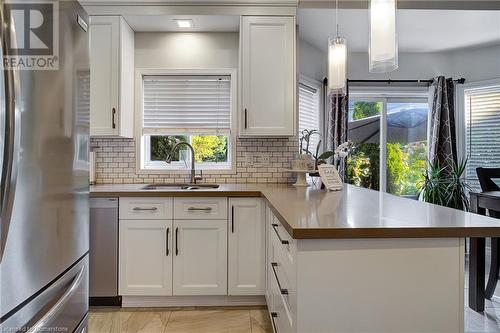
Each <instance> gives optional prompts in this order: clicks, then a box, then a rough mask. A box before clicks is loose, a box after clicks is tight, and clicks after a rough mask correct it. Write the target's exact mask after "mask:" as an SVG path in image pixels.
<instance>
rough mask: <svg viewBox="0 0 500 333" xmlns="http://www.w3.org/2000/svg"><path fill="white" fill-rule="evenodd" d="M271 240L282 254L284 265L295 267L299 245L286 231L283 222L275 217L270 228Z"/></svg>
mask: <svg viewBox="0 0 500 333" xmlns="http://www.w3.org/2000/svg"><path fill="white" fill-rule="evenodd" d="M270 233H271V235H270V240H271V242H273V243H274V244H276V247H277V248H278V251H279V252H280V253H281V256H282V260H283V265H285V266H286V267H287V269H288V268H289V267H290V268H291V267H294V266H295V262H296V256H297V243H296V242H295V240H294V239H293V238H292V237H290V234H289V233H288V232H287V231H286V230H285V228H284V227H283V225H282V224H281V222H280V221H279V220H278V219H277V218H276V217H275V216H273V218H272V222H271V228H270Z"/></svg>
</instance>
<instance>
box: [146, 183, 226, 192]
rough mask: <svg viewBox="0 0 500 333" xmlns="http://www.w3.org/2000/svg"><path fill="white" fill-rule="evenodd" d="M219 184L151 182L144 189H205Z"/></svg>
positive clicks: (213, 187)
mask: <svg viewBox="0 0 500 333" xmlns="http://www.w3.org/2000/svg"><path fill="white" fill-rule="evenodd" d="M218 188H219V185H218V184H149V185H146V186H144V187H143V188H142V189H143V190H146V191H148V190H151V191H153V190H186V191H192V190H203V189H218Z"/></svg>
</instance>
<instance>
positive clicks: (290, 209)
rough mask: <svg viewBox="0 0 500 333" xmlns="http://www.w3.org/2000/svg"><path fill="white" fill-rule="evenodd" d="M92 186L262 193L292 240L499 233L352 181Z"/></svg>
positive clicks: (461, 215) (484, 223)
mask: <svg viewBox="0 0 500 333" xmlns="http://www.w3.org/2000/svg"><path fill="white" fill-rule="evenodd" d="M144 186H145V184H123V185H122V184H116V185H94V186H91V187H90V192H91V197H109V196H149V197H158V196H220V197H235V196H240V197H242V196H262V197H263V198H264V199H265V200H266V201H267V202H268V204H269V205H270V207H271V209H272V210H273V212H274V213H275V215H276V217H277V218H278V219H279V220H280V221H281V222H282V223H283V225H284V227H285V228H286V229H287V231H288V232H289V234H290V235H291V236H292V237H293V238H296V239H319V238H426V237H500V220H498V219H493V218H489V217H485V216H481V215H476V214H471V213H465V212H462V211H458V210H455V209H450V208H446V207H441V206H436V205H431V204H427V203H423V202H418V201H415V200H411V199H405V198H400V197H397V196H394V195H391V194H387V193H380V192H377V191H372V190H367V189H364V188H359V187H356V186H352V185H346V186H344V189H343V190H342V191H339V192H327V191H324V190H319V189H315V188H312V187H308V188H296V187H293V186H287V185H252V184H223V185H221V186H220V187H219V188H218V189H201V190H193V191H186V190H176V189H168V190H164V189H162V190H143V189H142V188H143V187H144Z"/></svg>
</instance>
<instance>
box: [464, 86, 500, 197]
mask: <svg viewBox="0 0 500 333" xmlns="http://www.w3.org/2000/svg"><path fill="white" fill-rule="evenodd" d="M465 113H466V149H467V156H468V158H469V162H468V164H467V170H466V177H467V180H468V181H469V183H470V185H471V186H472V187H473V188H474V189H479V182H478V180H477V175H476V168H477V167H486V168H500V86H497V87H493V88H488V89H486V88H485V89H474V90H470V91H466V92H465Z"/></svg>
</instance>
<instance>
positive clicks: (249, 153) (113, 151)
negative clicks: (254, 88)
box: [91, 137, 298, 184]
mask: <svg viewBox="0 0 500 333" xmlns="http://www.w3.org/2000/svg"><path fill="white" fill-rule="evenodd" d="M135 144H136V142H135V140H134V139H122V138H117V139H108V138H93V139H91V149H92V151H94V152H95V153H96V158H95V160H96V166H95V173H96V183H97V184H131V183H185V182H189V171H188V170H186V172H184V173H182V174H179V173H169V172H168V171H165V172H164V173H161V174H158V173H138V172H137V171H136V147H135ZM297 152H298V140H297V138H296V137H293V138H263V139H260V138H259V139H237V140H236V173H231V174H228V173H227V172H226V173H224V172H220V173H213V172H212V173H210V174H209V173H207V172H204V173H203V178H204V179H203V182H207V183H218V184H225V183H227V184H231V183H233V184H234V183H243V184H245V183H275V184H276V183H278V184H288V183H292V182H293V181H294V180H295V177H294V176H293V174H291V173H290V172H287V171H285V170H287V169H290V168H291V161H292V159H293V158H294V157H295V156H296V154H297Z"/></svg>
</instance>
